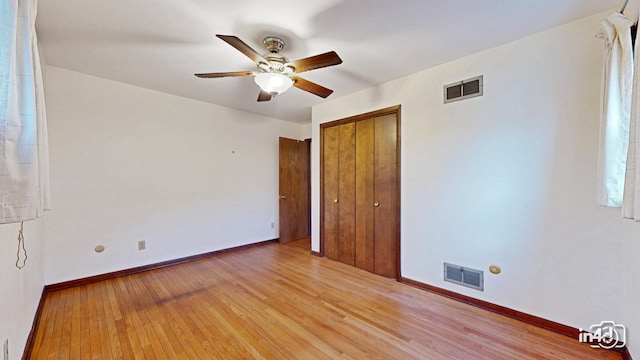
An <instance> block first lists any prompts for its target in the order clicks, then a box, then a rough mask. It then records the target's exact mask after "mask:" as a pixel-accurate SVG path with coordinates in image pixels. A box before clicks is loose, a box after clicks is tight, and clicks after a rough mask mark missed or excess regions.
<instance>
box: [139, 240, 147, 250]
mask: <svg viewBox="0 0 640 360" xmlns="http://www.w3.org/2000/svg"><path fill="white" fill-rule="evenodd" d="M146 248H147V242H146V241H145V240H140V241H138V250H144V249H146Z"/></svg>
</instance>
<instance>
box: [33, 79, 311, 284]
mask: <svg viewBox="0 0 640 360" xmlns="http://www.w3.org/2000/svg"><path fill="white" fill-rule="evenodd" d="M45 80H46V83H45V87H46V95H47V111H48V118H49V137H50V138H49V145H50V155H51V188H52V196H53V199H54V210H53V211H52V212H51V213H50V214H48V215H50V216H47V218H46V219H45V232H46V234H47V242H46V244H45V254H46V267H45V269H46V276H45V283H47V284H52V283H58V282H62V281H67V280H72V279H78V278H82V277H86V276H92V275H96V274H102V273H106V272H111V271H117V270H122V269H127V268H131V267H136V266H141V265H146V264H150V263H155V262H159V261H164V260H170V259H176V258H180V257H184V256H189V255H194V254H200V253H204V252H209V251H214V250H219V249H225V248H230V247H234V246H239V245H244V244H248V243H254V242H258V241H263V240H268V239H274V238H277V237H278V137H279V136H286V137H291V138H302V137H303V136H304V134H305V132H306V131H305V130H306V128H308V126H306V127H305V126H302V125H296V124H292V123H288V122H284V121H281V120H277V119H273V118H267V117H263V116H258V115H254V114H250V113H246V112H242V111H238V110H234V109H230V108H225V107H221V106H217V105H212V104H208V103H203V102H198V101H194V100H189V99H185V98H180V97H176V96H173V95H168V94H164V93H159V92H155V91H151V90H147V89H143V88H139V87H135V86H130V85H126V84H122V83H118V82H113V81H108V80H104V79H100V78H96V77H92V76H88V75H84V74H80V73H76V72H71V71H68V70H63V69H60V68H56V67H48V68H47V72H46V78H45ZM307 131H308V130H307ZM272 222H274V223H275V227H274V228H273V229H272V228H271V223H272ZM139 240H146V246H147V249H146V250H144V251H138V250H137V242H138V241H139ZM96 245H104V246H105V247H106V250H105V251H104V252H103V253H96V252H95V251H94V248H95V246H96Z"/></svg>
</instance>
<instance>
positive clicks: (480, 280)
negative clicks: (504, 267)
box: [444, 263, 484, 291]
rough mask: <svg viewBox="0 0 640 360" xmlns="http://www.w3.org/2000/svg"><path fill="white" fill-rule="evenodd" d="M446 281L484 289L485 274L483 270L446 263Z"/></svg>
mask: <svg viewBox="0 0 640 360" xmlns="http://www.w3.org/2000/svg"><path fill="white" fill-rule="evenodd" d="M444 281H448V282H452V283H454V284H458V285H462V286H466V287H470V288H472V289H476V290H480V291H484V276H483V272H482V271H481V270H475V269H470V268H466V267H462V266H460V265H453V264H449V263H444Z"/></svg>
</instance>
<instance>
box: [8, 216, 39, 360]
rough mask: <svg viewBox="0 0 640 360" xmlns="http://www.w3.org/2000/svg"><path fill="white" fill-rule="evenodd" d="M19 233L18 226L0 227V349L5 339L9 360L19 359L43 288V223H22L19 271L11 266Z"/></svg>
mask: <svg viewBox="0 0 640 360" xmlns="http://www.w3.org/2000/svg"><path fill="white" fill-rule="evenodd" d="M48 215H49V213H46V214H45V216H48ZM19 230H20V224H6V225H0V241H1V243H2V246H0V289H1V290H0V291H1V294H2V295H1V296H0V348H1V346H2V342H4V340H5V339H9V358H10V359H20V358H21V357H22V353H23V351H24V346H25V344H26V342H27V337H28V336H29V331H30V330H31V325H32V324H33V318H34V315H35V313H36V309H37V307H38V303H39V301H40V296H41V295H42V287H43V285H44V259H43V255H44V251H43V248H44V236H43V221H42V220H35V221H25V223H24V239H25V248H26V250H27V256H28V258H27V262H26V264H25V267H24V268H23V269H22V270H18V269H17V268H16V265H15V264H16V251H17V249H18V248H17V246H18V240H17V239H18V231H19ZM20 259H21V260H20V264H22V260H23V259H24V257H23V255H22V252H21V258H20Z"/></svg>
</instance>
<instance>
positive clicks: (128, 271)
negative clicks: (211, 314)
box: [44, 239, 279, 292]
mask: <svg viewBox="0 0 640 360" xmlns="http://www.w3.org/2000/svg"><path fill="white" fill-rule="evenodd" d="M278 241H279V239H271V240H265V241H260V242H256V243H251V244H247V245H241V246H236V247H232V248H228V249H222V250H216V251H211V252H208V253H204V254H197V255H192V256H187V257H183V258H179V259H174V260H167V261H162V262H158V263H155V264H149V265H143V266H138V267H134V268H130V269H125V270H119V271H114V272H110V273H106V274H100V275H95V276H89V277H85V278H81V279H76V280H70V281H65V282H61V283H57V284H51V285H46V286H45V287H44V289H45V292H52V291H57V290H63V289H68V288H70V287H74V286H80V285H87V284H91V283H95V282H98V281H102V280H108V279H114V278H117V277H120V276H127V275H132V274H137V273H141V272H144V271H149V270H154V269H160V268H163V267H167V266H172V265H177V264H182V263H186V262H190V261H195V260H200V259H204V258H208V257H211V256H215V255H220V254H224V253H228V252H235V251H240V250H245V249H250V248H252V247H256V246H262V245H266V244H271V243H277V242H278Z"/></svg>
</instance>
